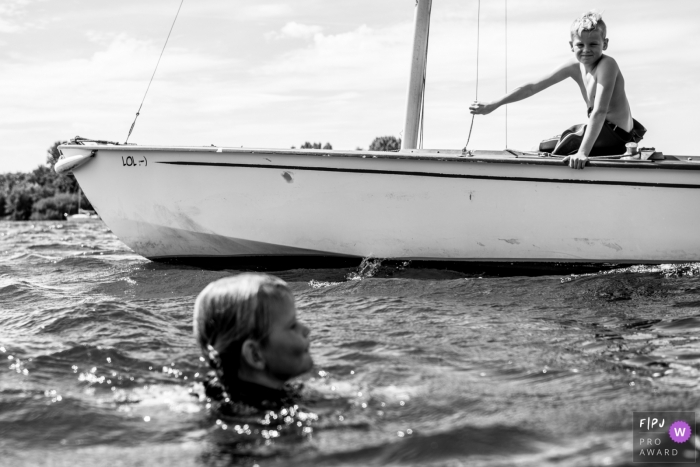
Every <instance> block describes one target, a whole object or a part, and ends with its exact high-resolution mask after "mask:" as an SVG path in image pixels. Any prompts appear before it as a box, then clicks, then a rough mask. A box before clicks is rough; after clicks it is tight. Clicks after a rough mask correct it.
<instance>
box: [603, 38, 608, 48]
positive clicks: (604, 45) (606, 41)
mask: <svg viewBox="0 0 700 467" xmlns="http://www.w3.org/2000/svg"><path fill="white" fill-rule="evenodd" d="M603 50H608V38H607V37H606V38H605V39H603Z"/></svg>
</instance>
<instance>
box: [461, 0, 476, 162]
mask: <svg viewBox="0 0 700 467" xmlns="http://www.w3.org/2000/svg"><path fill="white" fill-rule="evenodd" d="M480 23H481V0H478V7H477V12H476V94H475V96H474V100H475V101H477V100H478V99H479V36H480V35H481V34H480V32H481V31H480V29H481V24H480ZM472 128H474V114H472V123H471V125H469V136H467V144H465V145H464V149H462V152H466V151H467V146H469V140H470V139H471V137H472Z"/></svg>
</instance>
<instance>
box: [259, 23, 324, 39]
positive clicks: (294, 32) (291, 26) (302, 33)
mask: <svg viewBox="0 0 700 467" xmlns="http://www.w3.org/2000/svg"><path fill="white" fill-rule="evenodd" d="M322 30H323V28H322V27H321V26H310V25H306V24H300V23H295V22H293V21H292V22H290V23H287V24H285V25H284V26H283V27H282V29H281V30H280V31H279V32H278V31H271V32H268V33H266V34H265V38H266V39H268V40H274V39H277V40H279V39H285V38H292V39H308V38H311V37H313V36H315V35H316V34H320V33H321V31H322Z"/></svg>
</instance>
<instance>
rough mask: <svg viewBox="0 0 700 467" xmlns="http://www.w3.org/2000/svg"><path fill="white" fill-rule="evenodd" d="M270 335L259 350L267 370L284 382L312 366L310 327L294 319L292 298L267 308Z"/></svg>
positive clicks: (295, 313) (294, 311)
mask: <svg viewBox="0 0 700 467" xmlns="http://www.w3.org/2000/svg"><path fill="white" fill-rule="evenodd" d="M270 314H271V315H270V320H271V322H270V335H269V337H268V339H267V342H266V343H265V346H264V347H262V349H261V351H262V354H263V356H264V358H265V364H266V370H267V371H268V372H269V373H270V374H271V376H273V377H275V378H276V379H277V380H279V381H281V382H284V381H287V380H289V379H291V378H294V377H295V376H299V375H301V374H302V373H306V372H307V371H309V370H310V369H311V367H312V366H313V364H314V362H313V360H312V359H311V354H309V328H307V327H306V326H304V325H303V324H301V323H300V322H299V321H297V312H296V307H295V306H294V300H293V299H292V298H291V297H289V298H285V299H283V300H281V301H278V302H277V303H276V304H275V306H274V307H273V308H272V310H270Z"/></svg>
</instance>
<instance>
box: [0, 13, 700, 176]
mask: <svg viewBox="0 0 700 467" xmlns="http://www.w3.org/2000/svg"><path fill="white" fill-rule="evenodd" d="M596 2H597V3H596ZM179 5H180V0H149V1H148V2H144V1H143V0H120V1H119V2H114V1H106V0H0V173H4V172H14V171H28V170H32V169H33V168H35V167H36V166H38V165H40V164H42V163H44V162H45V160H46V149H47V148H48V147H49V146H50V145H51V144H52V143H53V142H54V141H57V140H67V139H70V138H72V137H74V136H76V135H79V136H82V137H87V138H92V139H102V140H110V141H119V142H124V140H125V139H126V136H127V133H128V131H129V127H130V126H131V123H132V121H133V120H134V116H135V113H136V111H137V110H138V108H139V105H140V104H141V101H142V99H143V97H144V94H145V92H146V88H147V86H148V82H149V79H150V78H151V76H152V74H153V71H154V68H155V66H156V62H157V61H158V57H159V55H160V53H161V50H162V48H163V44H164V42H165V39H166V37H167V35H168V31H169V30H170V27H171V25H172V22H173V19H174V18H175V14H176V12H177V10H178V7H179ZM478 6H479V1H478V0H433V11H432V22H431V30H430V47H429V54H428V69H427V87H426V103H425V120H424V124H425V127H424V147H425V148H434V149H449V148H452V149H461V148H462V147H464V144H465V143H466V138H467V134H468V131H469V123H470V121H471V115H470V114H469V111H468V107H469V104H470V103H471V102H472V101H473V100H474V99H475V97H478V98H479V99H480V100H483V101H488V100H491V99H495V98H497V97H499V96H500V95H502V94H503V93H504V92H505V91H506V89H513V88H514V87H517V86H518V85H520V84H524V83H526V82H527V81H529V80H532V79H535V78H537V77H538V76H540V75H542V74H544V73H546V72H548V71H550V70H551V69H553V68H554V67H556V66H557V65H558V64H560V63H561V62H563V61H564V60H566V59H567V58H568V57H569V55H570V54H571V50H570V47H569V44H568V41H569V26H570V24H571V22H572V21H573V19H574V18H576V17H577V16H578V15H580V14H581V13H583V12H585V11H587V10H589V9H593V8H596V9H598V10H599V11H601V12H602V13H603V18H604V19H605V21H606V23H607V25H608V38H609V39H610V45H609V48H608V51H607V54H608V55H610V56H612V57H614V58H615V60H616V61H617V62H618V64H619V66H620V69H621V70H622V73H623V75H624V77H625V82H626V90H627V95H628V98H629V101H630V104H631V108H632V114H633V116H634V117H635V118H636V119H637V120H639V121H640V122H642V124H644V125H645V126H646V127H647V129H648V133H647V135H646V137H645V139H644V141H643V145H644V146H654V147H656V149H657V150H660V151H663V152H664V153H665V154H680V155H682V154H696V155H697V154H698V153H699V151H698V150H697V149H696V148H695V146H696V143H695V141H694V137H693V135H694V134H695V131H697V130H696V129H695V128H694V125H695V123H696V122H697V120H698V119H697V117H696V113H695V112H696V110H697V109H698V107H699V106H700V86H698V85H697V80H698V78H697V77H698V76H700V52H699V51H698V50H699V49H698V48H697V46H696V45H695V43H694V38H695V36H696V35H697V21H698V19H700V1H698V0H670V1H667V2H663V4H661V3H660V2H658V0H607V1H605V0H593V2H591V1H581V0H567V1H561V0H537V1H532V0H510V1H508V2H507V22H506V0H481V12H480V15H479V28H478V32H479V41H478V42H479V61H478V71H479V73H478V75H479V76H478V95H477V86H476V83H477V11H478ZM414 10H415V0H333V1H328V0H295V1H293V2H292V1H279V0H278V1H272V0H270V1H269V0H184V3H183V5H182V9H181V11H180V14H179V17H178V19H177V22H176V23H175V26H174V29H173V31H172V35H171V37H170V40H169V42H168V45H167V48H166V49H165V52H164V54H163V57H162V60H161V62H160V66H159V68H158V70H157V73H156V75H155V78H154V80H153V83H152V85H151V87H150V90H149V91H148V94H147V96H146V99H145V102H144V104H143V107H142V109H141V115H140V116H139V118H138V120H137V122H136V125H135V128H134V131H133V133H132V135H131V137H130V139H129V142H130V143H137V144H155V145H182V146H209V145H211V144H214V145H216V146H223V147H227V146H228V147H240V146H243V147H257V148H289V147H292V146H296V147H299V146H300V145H301V144H302V143H304V142H305V141H310V142H321V143H324V144H325V143H327V142H329V143H331V144H332V145H333V148H335V149H356V148H358V147H359V148H364V149H367V147H368V146H369V144H370V143H371V142H372V140H373V139H374V138H375V137H377V136H385V135H393V136H397V137H400V136H401V133H402V131H403V126H404V122H403V118H404V113H405V106H406V103H405V100H406V93H407V85H408V76H409V75H408V72H409V62H410V56H411V40H412V30H413V14H414ZM506 25H507V27H506ZM506 38H507V39H506ZM506 75H507V79H506ZM585 119H586V105H585V103H584V101H583V99H582V97H581V94H580V92H579V90H578V88H577V86H576V84H575V83H574V82H573V81H572V80H568V81H565V82H562V83H560V84H558V85H556V86H554V87H552V88H550V89H547V90H545V91H543V92H542V93H540V94H538V95H536V96H534V97H532V98H530V99H528V100H525V101H522V102H519V103H515V104H511V105H509V106H508V111H507V119H506V111H505V108H501V109H499V110H497V111H495V112H494V113H492V114H490V115H488V116H478V117H477V118H476V121H475V123H474V129H473V131H472V137H471V141H470V143H469V147H470V148H471V149H503V148H505V147H506V146H507V147H509V148H514V149H522V150H528V149H532V148H534V147H536V146H537V144H538V143H539V141H540V140H542V139H545V138H548V137H550V136H553V135H555V134H558V133H561V132H562V131H563V130H564V129H565V128H567V127H569V126H570V125H573V124H576V123H582V122H584V121H585Z"/></svg>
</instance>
